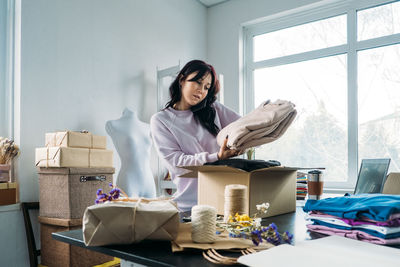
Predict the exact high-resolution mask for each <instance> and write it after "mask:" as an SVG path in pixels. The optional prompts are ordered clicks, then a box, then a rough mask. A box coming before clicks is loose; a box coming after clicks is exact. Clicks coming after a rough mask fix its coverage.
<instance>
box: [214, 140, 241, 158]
mask: <svg viewBox="0 0 400 267" xmlns="http://www.w3.org/2000/svg"><path fill="white" fill-rule="evenodd" d="M227 144H228V136H227V137H226V138H225V140H224V143H223V144H222V146H221V148H220V149H219V152H218V159H219V160H221V159H228V158H231V157H235V156H237V155H240V154H242V151H240V150H235V149H230V148H229V147H228V146H227Z"/></svg>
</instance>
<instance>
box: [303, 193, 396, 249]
mask: <svg viewBox="0 0 400 267" xmlns="http://www.w3.org/2000/svg"><path fill="white" fill-rule="evenodd" d="M304 211H305V212H308V214H307V215H306V219H307V220H310V221H311V222H312V224H308V225H307V228H308V230H309V231H312V232H317V233H322V234H326V235H339V236H344V237H348V238H352V239H357V240H361V241H365V242H369V243H375V244H382V245H395V244H400V195H384V194H360V195H345V196H343V197H335V198H327V199H322V200H308V201H307V202H306V204H305V206H304Z"/></svg>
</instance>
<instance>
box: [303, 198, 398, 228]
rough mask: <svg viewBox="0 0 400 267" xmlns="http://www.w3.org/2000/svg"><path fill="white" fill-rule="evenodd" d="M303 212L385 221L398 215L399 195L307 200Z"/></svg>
mask: <svg viewBox="0 0 400 267" xmlns="http://www.w3.org/2000/svg"><path fill="white" fill-rule="evenodd" d="M303 210H304V211H305V212H309V211H320V212H323V213H326V214H330V215H333V216H337V217H341V218H348V219H362V218H363V217H367V218H369V219H372V220H375V221H381V222H384V221H387V220H388V219H389V217H390V215H392V214H395V213H400V195H386V194H360V195H349V196H343V197H334V198H326V199H321V200H310V199H309V200H307V202H306V204H305V206H304V208H303Z"/></svg>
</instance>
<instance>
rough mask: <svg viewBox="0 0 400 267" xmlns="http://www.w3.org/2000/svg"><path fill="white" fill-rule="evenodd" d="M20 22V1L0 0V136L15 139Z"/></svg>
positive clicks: (16, 136)
mask: <svg viewBox="0 0 400 267" xmlns="http://www.w3.org/2000/svg"><path fill="white" fill-rule="evenodd" d="M20 22H21V0H0V36H2V37H4V38H0V136H7V137H9V138H13V139H18V135H16V134H15V131H16V130H18V129H16V125H17V123H15V121H16V120H17V119H18V108H19V101H17V100H18V99H19V85H20V36H21V35H20V33H21V30H20V26H21V24H20ZM16 113H17V114H16Z"/></svg>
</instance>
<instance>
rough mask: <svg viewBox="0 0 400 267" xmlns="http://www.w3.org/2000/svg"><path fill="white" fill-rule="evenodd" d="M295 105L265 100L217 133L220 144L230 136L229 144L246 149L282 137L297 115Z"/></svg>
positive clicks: (231, 146)
mask: <svg viewBox="0 0 400 267" xmlns="http://www.w3.org/2000/svg"><path fill="white" fill-rule="evenodd" d="M294 107H295V105H294V104H293V103H291V102H289V101H286V100H277V101H275V102H272V103H271V102H270V101H269V100H268V101H264V102H263V103H262V104H261V105H260V106H259V107H257V108H256V109H255V110H253V111H252V112H250V113H249V114H247V115H245V116H243V117H242V118H240V119H238V120H236V121H234V122H232V123H230V124H228V125H227V126H225V127H224V128H223V129H222V130H221V131H220V132H219V133H218V135H217V143H218V145H219V146H222V145H223V144H224V141H225V138H226V137H227V136H228V137H229V138H228V143H227V146H228V147H229V148H231V149H238V150H244V149H247V148H250V147H256V146H260V145H263V144H267V143H270V142H273V141H275V140H277V139H278V138H280V137H281V136H282V135H283V134H284V133H285V132H286V130H287V129H288V128H289V126H290V125H291V124H292V122H293V120H294V119H295V117H296V114H297V111H296V109H295V108H294Z"/></svg>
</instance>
